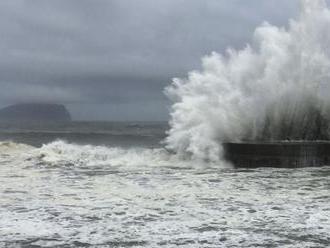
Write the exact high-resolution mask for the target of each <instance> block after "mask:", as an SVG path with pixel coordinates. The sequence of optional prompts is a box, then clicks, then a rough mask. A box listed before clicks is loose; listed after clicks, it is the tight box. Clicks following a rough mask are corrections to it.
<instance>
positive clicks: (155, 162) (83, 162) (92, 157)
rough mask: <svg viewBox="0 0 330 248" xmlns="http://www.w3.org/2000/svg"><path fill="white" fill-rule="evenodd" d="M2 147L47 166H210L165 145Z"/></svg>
mask: <svg viewBox="0 0 330 248" xmlns="http://www.w3.org/2000/svg"><path fill="white" fill-rule="evenodd" d="M0 149H1V154H7V155H15V156H14V158H15V159H16V160H18V161H22V160H23V161H32V162H33V163H34V164H35V163H37V164H39V165H45V166H78V167H79V166H82V167H83V166H86V167H92V166H113V167H120V166H125V167H130V168H131V169H134V168H136V169H140V168H141V167H143V168H144V167H152V166H155V167H156V166H157V167H162V166H164V167H173V166H176V167H184V168H185V167H190V168H191V167H198V166H206V163H200V162H199V161H193V160H191V159H189V158H184V157H182V156H179V155H178V154H173V153H171V152H169V151H167V150H166V149H164V148H143V147H132V148H121V147H106V146H94V145H78V144H73V143H67V142H65V141H62V140H58V141H54V142H51V143H49V144H45V145H43V146H42V147H40V148H36V147H32V146H28V145H24V144H18V143H14V142H4V143H1V144H0ZM16 155H20V156H16ZM208 165H209V166H210V165H212V164H208ZM216 165H217V166H220V167H229V166H230V165H228V164H226V163H224V162H222V163H217V164H216Z"/></svg>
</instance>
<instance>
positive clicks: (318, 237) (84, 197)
mask: <svg viewBox="0 0 330 248" xmlns="http://www.w3.org/2000/svg"><path fill="white" fill-rule="evenodd" d="M329 177H330V168H305V169H294V170H293V169H262V168H261V169H256V170H235V169H228V168H227V169H225V168H222V166H221V164H219V165H213V166H207V167H205V165H199V164H196V163H193V162H189V161H180V160H179V159H178V158H176V157H174V156H173V155H170V154H168V153H167V152H166V151H164V150H162V149H161V148H154V149H152V148H118V147H98V146H83V145H72V144H68V143H66V142H63V141H57V142H52V143H50V144H48V145H45V146H43V147H41V148H35V147H32V146H28V145H20V144H17V143H1V145H0V192H1V197H0V220H1V223H0V247H3V246H6V247H53V246H61V247H79V246H82V247H88V246H91V247H178V246H179V247H329V245H330V234H329V233H330V204H329V203H330V194H329V190H330V181H329Z"/></svg>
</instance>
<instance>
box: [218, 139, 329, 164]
mask: <svg viewBox="0 0 330 248" xmlns="http://www.w3.org/2000/svg"><path fill="white" fill-rule="evenodd" d="M224 148H225V158H226V159H227V160H228V161H230V162H232V163H233V164H234V165H235V166H236V167H245V168H257V167H277V168H302V167H317V166H326V165H330V142H276V143H225V144H224Z"/></svg>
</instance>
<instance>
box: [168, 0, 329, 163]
mask: <svg viewBox="0 0 330 248" xmlns="http://www.w3.org/2000/svg"><path fill="white" fill-rule="evenodd" d="M202 62H203V63H202V70H201V71H192V72H190V73H189V75H188V78H186V79H178V78H176V79H174V80H173V83H172V85H171V86H169V87H168V88H167V89H166V94H167V95H168V97H169V98H170V99H171V100H172V101H173V106H172V111H171V121H170V125H171V128H170V130H169V132H168V137H167V139H166V141H165V142H166V145H167V148H168V149H171V150H174V151H176V152H178V153H179V154H190V155H191V156H192V157H193V158H197V159H201V160H211V161H218V160H219V159H220V157H221V152H222V146H221V143H222V142H226V141H231V142H237V141H242V140H244V139H250V140H251V139H252V140H254V139H267V140H278V139H281V140H282V139H286V138H289V139H296V140H299V139H328V138H329V128H328V122H329V121H330V116H329V115H330V111H329V109H330V108H329V106H330V104H329V100H328V99H329V96H330V11H329V9H328V8H327V7H326V3H325V1H324V0H304V1H302V7H301V14H300V16H299V17H298V18H297V20H290V22H289V25H288V27H287V28H285V27H276V26H272V25H270V24H269V23H267V22H265V23H264V24H262V25H261V26H260V27H258V28H257V29H256V30H255V33H254V36H253V43H252V44H250V45H247V46H246V47H245V48H244V49H243V50H240V51H236V50H235V49H228V50H227V52H226V54H218V53H216V52H214V53H212V54H211V55H209V56H206V57H204V58H203V60H202Z"/></svg>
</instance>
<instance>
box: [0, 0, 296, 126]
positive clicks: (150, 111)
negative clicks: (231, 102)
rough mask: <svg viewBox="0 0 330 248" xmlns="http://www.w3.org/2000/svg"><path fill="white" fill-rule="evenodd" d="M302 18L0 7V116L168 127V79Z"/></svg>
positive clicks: (228, 10)
mask: <svg viewBox="0 0 330 248" xmlns="http://www.w3.org/2000/svg"><path fill="white" fill-rule="evenodd" d="M298 12H299V1H298V0H56V1H54V0H1V1H0V54H1V55H0V86H1V91H0V107H4V106H6V105H10V104H15V103H25V102H38V103H39V102H41V103H42V102H47V103H61V104H64V105H66V106H67V107H68V109H69V111H70V112H71V114H72V116H73V118H74V119H75V120H111V121H143V120H146V121H163V120H167V119H168V108H169V102H168V101H167V99H166V97H165V96H164V93H163V89H164V87H166V86H167V85H168V84H170V82H171V79H172V78H174V77H184V76H186V75H187V73H188V72H189V71H191V70H194V69H199V68H200V59H201V57H203V56H205V55H207V54H210V53H211V52H212V51H216V52H219V53H222V52H224V51H225V50H226V48H228V47H233V48H236V49H240V48H243V47H244V46H245V45H246V44H247V43H249V42H250V40H251V38H252V35H253V32H254V29H255V28H256V26H258V25H260V24H261V23H263V22H264V21H267V22H269V23H271V24H274V25H279V26H285V25H287V23H288V19H289V18H292V17H296V16H297V15H298Z"/></svg>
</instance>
